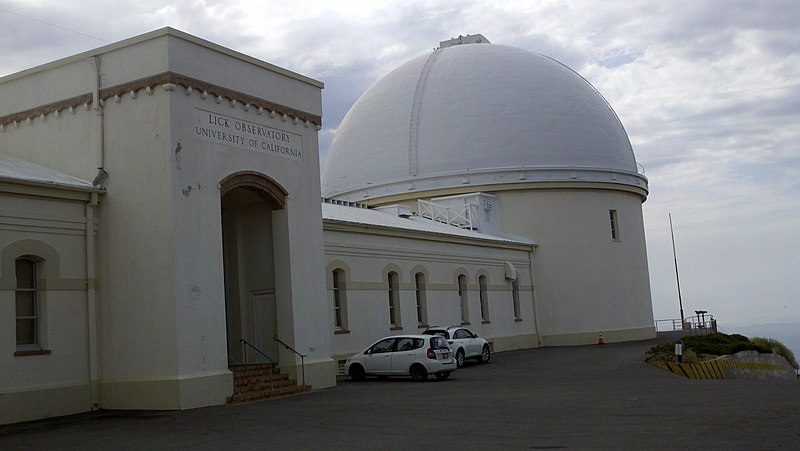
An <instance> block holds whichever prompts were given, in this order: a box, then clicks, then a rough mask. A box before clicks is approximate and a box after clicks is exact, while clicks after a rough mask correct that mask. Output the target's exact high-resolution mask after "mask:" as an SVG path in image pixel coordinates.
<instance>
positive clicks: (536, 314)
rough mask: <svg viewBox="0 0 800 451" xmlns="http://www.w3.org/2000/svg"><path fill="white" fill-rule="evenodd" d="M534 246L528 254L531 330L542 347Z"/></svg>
mask: <svg viewBox="0 0 800 451" xmlns="http://www.w3.org/2000/svg"><path fill="white" fill-rule="evenodd" d="M534 249H536V247H535V246H533V247H532V248H531V251H530V252H529V253H528V264H529V266H528V268H529V271H530V277H531V300H532V301H533V328H534V329H535V330H536V342H537V344H538V345H539V346H541V345H542V342H543V341H542V330H541V329H540V328H539V307H538V305H537V303H536V284H535V283H534V280H533V253H534Z"/></svg>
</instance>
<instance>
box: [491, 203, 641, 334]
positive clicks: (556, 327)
mask: <svg viewBox="0 0 800 451" xmlns="http://www.w3.org/2000/svg"><path fill="white" fill-rule="evenodd" d="M495 195H497V196H498V198H499V200H500V206H501V209H500V211H501V215H502V219H501V221H502V223H503V229H504V231H505V232H506V233H509V234H512V235H519V236H526V237H529V238H531V239H533V240H535V241H536V242H537V243H539V248H538V249H537V252H536V255H535V256H534V259H533V265H534V273H535V274H536V296H537V301H538V305H539V314H540V323H539V324H540V326H541V332H542V335H543V338H544V343H545V344H546V345H572V344H587V343H596V342H597V341H598V335H599V333H600V332H602V333H603V337H604V340H605V341H622V340H632V339H645V338H651V337H653V336H655V330H654V328H653V313H652V302H651V299H650V280H649V273H648V267H647V253H646V246H645V236H644V223H643V219H642V208H641V202H642V199H641V197H640V196H639V195H637V194H634V193H629V192H627V191H617V190H608V189H603V190H601V189H538V190H508V191H499V192H496V193H495ZM609 210H616V211H617V215H618V219H619V221H618V227H619V233H620V235H619V240H614V239H612V237H611V226H610V217H609Z"/></svg>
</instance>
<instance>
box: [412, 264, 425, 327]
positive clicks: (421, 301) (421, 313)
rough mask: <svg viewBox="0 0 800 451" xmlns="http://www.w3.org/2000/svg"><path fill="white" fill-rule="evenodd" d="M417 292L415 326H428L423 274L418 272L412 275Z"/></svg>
mask: <svg viewBox="0 0 800 451" xmlns="http://www.w3.org/2000/svg"><path fill="white" fill-rule="evenodd" d="M414 282H415V284H416V291H417V325H419V326H422V327H425V326H427V324H428V308H427V305H426V304H427V302H426V300H427V298H426V294H425V274H423V273H421V272H418V273H416V274H415V275H414Z"/></svg>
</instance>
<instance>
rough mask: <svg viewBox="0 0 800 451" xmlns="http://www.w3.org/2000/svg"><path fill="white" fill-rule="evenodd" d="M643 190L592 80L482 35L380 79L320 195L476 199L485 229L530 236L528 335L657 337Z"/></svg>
mask: <svg viewBox="0 0 800 451" xmlns="http://www.w3.org/2000/svg"><path fill="white" fill-rule="evenodd" d="M356 162H357V164H356ZM647 193H648V188H647V179H646V178H645V177H644V175H643V173H642V171H641V170H640V166H639V165H638V164H637V162H636V159H635V158H634V154H633V150H632V149H631V144H630V141H629V140H628V136H627V134H626V133H625V129H624V128H623V127H622V124H621V123H620V121H619V119H618V118H617V115H616V114H615V113H614V111H613V110H612V109H611V107H610V106H609V104H608V102H606V100H605V99H604V98H603V97H602V96H601V95H600V93H598V92H597V90H595V89H594V87H592V85H590V84H589V83H588V82H587V81H586V80H585V79H583V78H582V77H581V76H580V75H578V74H577V73H575V72H574V71H572V70H571V69H569V68H568V67H566V66H564V65H563V64H561V63H559V62H558V61H555V60H553V59H551V58H548V57H546V56H543V55H538V54H534V53H530V52H527V51H524V50H520V49H517V48H514V47H509V46H505V45H496V44H490V43H489V41H488V40H487V39H486V38H485V37H483V36H481V35H472V36H466V37H459V38H456V39H452V40H449V41H444V42H442V43H440V47H439V48H438V49H436V50H434V51H433V52H431V53H428V54H426V55H422V56H420V57H418V58H415V59H413V60H411V61H409V62H407V63H406V64H404V65H402V66H401V67H399V68H397V69H395V70H394V71H392V72H391V73H389V74H388V75H386V76H385V77H383V78H382V79H381V80H380V81H378V82H377V83H375V84H374V85H373V86H372V87H371V88H370V89H369V90H368V91H367V92H365V93H364V94H363V95H362V96H361V98H360V99H358V101H357V102H356V103H355V104H354V105H353V107H352V108H351V110H350V111H349V113H348V114H347V116H346V117H345V119H344V120H343V121H342V123H341V125H340V126H339V128H338V129H337V131H336V135H335V137H334V140H333V143H332V145H331V149H330V151H329V153H328V157H327V159H326V160H325V166H324V169H323V172H322V195H323V196H324V197H331V198H335V199H343V200H348V201H353V202H360V203H365V204H368V205H371V206H386V205H395V204H397V205H402V206H405V207H407V208H409V209H410V210H412V211H414V212H417V213H418V214H419V213H420V212H421V211H423V210H424V209H425V208H428V206H430V205H431V204H429V202H430V203H432V204H433V206H441V207H444V208H451V209H459V211H460V210H462V209H463V207H468V208H467V210H466V211H469V212H471V215H472V216H471V218H472V219H473V221H474V222H475V223H476V224H477V226H476V227H474V228H476V229H477V230H480V231H481V232H484V233H488V234H491V235H495V236H500V237H507V238H517V239H524V240H531V241H532V242H534V243H536V251H535V254H534V255H533V258H532V273H533V275H534V277H532V279H531V282H530V283H531V284H532V289H533V304H534V305H535V309H536V312H535V313H536V324H537V327H536V330H535V331H534V332H533V333H535V335H536V336H537V343H538V344H541V345H546V346H551V345H553V346H560V345H576V344H587V343H594V342H597V339H598V334H599V333H601V332H602V333H603V335H604V337H605V340H609V339H611V340H613V341H618V340H637V339H645V338H650V337H653V336H654V334H655V332H654V329H653V314H652V304H651V299H650V281H649V273H648V268H647V252H646V246H645V236H644V224H643V219H642V202H644V201H645V200H646V198H647ZM484 218H491V220H490V221H488V223H486V221H484V222H483V223H481V220H482V219H484ZM473 225H474V224H473Z"/></svg>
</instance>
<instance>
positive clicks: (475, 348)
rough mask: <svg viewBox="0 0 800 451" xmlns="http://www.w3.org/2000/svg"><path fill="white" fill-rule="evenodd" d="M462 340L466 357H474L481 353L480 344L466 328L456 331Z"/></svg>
mask: <svg viewBox="0 0 800 451" xmlns="http://www.w3.org/2000/svg"><path fill="white" fill-rule="evenodd" d="M457 333H458V334H459V336H460V338H461V339H462V340H463V342H464V349H465V351H464V352H465V353H466V355H467V357H475V356H477V355H478V354H480V353H481V345H480V343H478V339H477V338H476V337H475V334H473V333H472V332H470V331H469V330H467V329H459V330H458V332H457Z"/></svg>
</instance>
